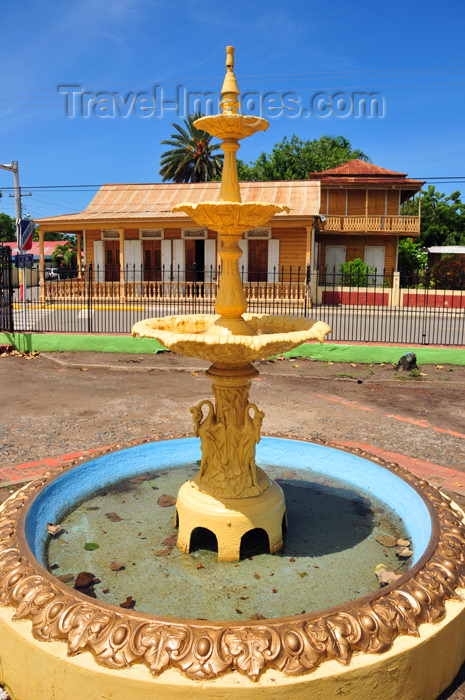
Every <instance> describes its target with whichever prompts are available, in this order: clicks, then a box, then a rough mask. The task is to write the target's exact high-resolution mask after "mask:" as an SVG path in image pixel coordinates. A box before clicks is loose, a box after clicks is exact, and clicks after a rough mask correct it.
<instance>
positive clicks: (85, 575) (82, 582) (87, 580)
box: [74, 571, 95, 588]
mask: <svg viewBox="0 0 465 700" xmlns="http://www.w3.org/2000/svg"><path fill="white" fill-rule="evenodd" d="M94 580H95V575H94V574H91V573H90V571H81V572H80V573H79V574H78V575H77V576H76V581H75V582H74V588H87V586H90V584H91V583H93V582H94Z"/></svg>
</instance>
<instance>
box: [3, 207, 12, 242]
mask: <svg viewBox="0 0 465 700" xmlns="http://www.w3.org/2000/svg"><path fill="white" fill-rule="evenodd" d="M0 241H3V242H4V243H6V242H8V241H16V221H15V220H14V219H12V218H11V216H8V214H5V213H4V212H3V211H2V212H0Z"/></svg>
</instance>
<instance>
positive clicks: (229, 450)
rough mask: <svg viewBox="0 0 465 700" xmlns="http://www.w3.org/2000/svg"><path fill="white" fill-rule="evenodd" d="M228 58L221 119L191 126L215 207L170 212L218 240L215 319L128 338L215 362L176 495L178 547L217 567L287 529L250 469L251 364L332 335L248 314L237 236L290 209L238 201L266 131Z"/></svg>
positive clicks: (267, 486)
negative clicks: (191, 460)
mask: <svg viewBox="0 0 465 700" xmlns="http://www.w3.org/2000/svg"><path fill="white" fill-rule="evenodd" d="M226 56H227V58H226V68H227V72H226V77H225V79H224V83H223V88H222V91H221V95H222V98H223V100H222V102H221V108H222V113H221V114H217V115H213V116H206V117H202V118H200V119H198V120H197V121H196V122H194V125H195V126H196V127H197V128H199V129H203V130H205V131H207V132H208V133H209V134H211V135H212V136H215V137H218V138H220V139H222V144H221V148H222V150H223V151H224V166H223V178H222V182H221V190H220V195H219V200H218V201H216V202H201V203H198V204H189V203H185V204H179V205H177V206H176V207H174V209H173V211H184V212H185V213H186V214H188V215H189V217H190V218H191V219H192V220H193V221H195V222H196V223H197V224H199V225H200V226H203V227H208V228H210V229H212V230H214V231H216V232H217V233H218V245H219V254H220V257H221V261H222V274H221V282H220V286H219V290H218V295H217V299H216V303H215V310H216V312H217V314H218V315H195V316H171V317H164V318H154V319H148V320H144V321H140V322H139V323H136V324H135V326H134V327H133V330H132V334H133V335H134V336H140V337H151V338H156V339H157V340H159V341H160V342H161V343H163V344H164V345H165V347H167V348H168V349H169V350H172V351H174V352H176V353H179V354H181V355H189V356H193V357H198V358H201V359H204V360H209V361H210V362H212V365H211V367H210V368H209V369H208V370H207V376H209V377H211V379H212V383H213V393H214V396H215V402H216V404H215V405H213V403H212V402H211V401H201V402H200V403H198V404H197V405H196V406H194V407H193V408H191V412H192V414H193V418H194V428H195V429H194V432H195V435H196V436H197V437H200V439H201V450H202V460H201V465H200V469H199V472H198V474H197V475H196V477H195V478H194V479H193V480H191V481H187V482H185V483H184V484H183V485H182V486H181V488H180V490H179V493H178V498H177V505H176V521H177V524H178V526H179V533H178V541H177V545H178V547H179V549H181V550H182V551H183V552H189V550H190V540H191V534H192V532H193V530H194V529H195V528H198V527H201V528H205V529H207V530H209V531H211V532H212V533H213V534H214V535H215V536H216V539H217V542H218V560H219V561H235V560H238V559H239V553H240V545H241V539H242V537H243V536H244V535H245V533H247V532H249V531H250V530H255V529H260V530H264V531H265V532H266V533H267V535H268V539H269V547H270V552H276V551H278V550H279V549H281V548H282V546H283V528H284V527H285V525H286V504H285V500H284V494H283V492H282V489H281V488H280V486H278V484H277V483H276V482H275V481H273V480H272V479H270V478H269V477H268V476H267V474H266V473H265V472H264V471H263V470H262V469H260V468H259V467H258V466H257V465H256V464H255V446H256V444H257V443H258V442H259V441H260V429H261V424H262V420H263V417H264V414H263V412H262V411H260V410H259V409H258V408H257V406H256V405H255V404H253V403H249V400H248V394H249V389H250V384H251V379H252V377H255V376H256V375H257V374H258V372H257V370H256V369H255V368H254V367H253V366H252V365H251V361H253V360H257V359H260V358H263V357H268V356H270V355H272V354H274V353H278V352H284V351H286V350H291V349H292V348H294V347H296V346H298V345H300V344H301V343H303V342H304V341H306V340H311V339H315V340H319V341H320V342H321V341H323V340H324V337H325V335H326V334H327V333H329V331H330V328H329V326H328V325H327V324H326V323H323V322H321V321H312V320H309V319H306V318H304V319H302V318H293V317H289V316H268V315H264V314H246V313H245V312H246V310H247V301H246V298H245V294H244V290H243V288H242V284H241V278H240V274H239V258H240V257H241V253H242V251H241V249H240V247H239V245H238V242H239V240H240V239H241V238H242V235H243V233H244V231H247V230H249V229H254V228H257V227H259V226H263V225H264V224H266V223H267V222H268V221H269V220H270V219H271V217H272V216H274V215H275V214H277V213H279V212H283V211H289V209H288V207H286V206H279V205H276V204H268V203H264V202H241V194H240V189H239V182H238V177H237V165H236V152H237V150H238V149H239V143H238V142H239V140H240V139H243V138H246V137H248V136H251V135H252V134H254V133H256V132H257V131H263V130H265V129H267V128H268V122H267V121H266V120H265V119H262V118H257V117H253V116H244V115H242V114H239V113H238V110H239V103H238V99H237V98H238V95H239V90H238V87H237V82H236V78H235V76H234V72H233V67H234V48H233V47H232V46H228V47H227V48H226ZM204 409H206V412H205V413H204Z"/></svg>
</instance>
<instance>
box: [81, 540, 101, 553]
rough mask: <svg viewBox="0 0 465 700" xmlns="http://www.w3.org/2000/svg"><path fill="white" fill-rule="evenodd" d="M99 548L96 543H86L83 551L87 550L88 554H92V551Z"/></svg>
mask: <svg viewBox="0 0 465 700" xmlns="http://www.w3.org/2000/svg"><path fill="white" fill-rule="evenodd" d="M99 547H100V545H99V544H97V542H86V543H85V545H84V549H87V551H88V552H93V551H94V549H98V548H99Z"/></svg>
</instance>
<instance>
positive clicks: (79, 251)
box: [76, 233, 82, 280]
mask: <svg viewBox="0 0 465 700" xmlns="http://www.w3.org/2000/svg"><path fill="white" fill-rule="evenodd" d="M76 238H77V266H78V280H82V260H81V255H82V233H76Z"/></svg>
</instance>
